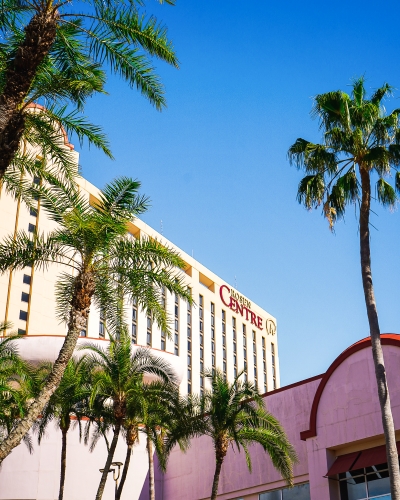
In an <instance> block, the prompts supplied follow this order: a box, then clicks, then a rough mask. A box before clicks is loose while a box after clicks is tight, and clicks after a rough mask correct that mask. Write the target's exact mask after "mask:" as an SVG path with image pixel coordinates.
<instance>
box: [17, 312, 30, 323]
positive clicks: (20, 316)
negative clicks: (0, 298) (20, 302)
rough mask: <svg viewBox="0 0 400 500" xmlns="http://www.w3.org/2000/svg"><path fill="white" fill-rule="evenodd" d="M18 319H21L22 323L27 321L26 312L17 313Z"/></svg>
mask: <svg viewBox="0 0 400 500" xmlns="http://www.w3.org/2000/svg"><path fill="white" fill-rule="evenodd" d="M19 319H21V320H22V321H28V313H27V311H22V310H21V311H19Z"/></svg>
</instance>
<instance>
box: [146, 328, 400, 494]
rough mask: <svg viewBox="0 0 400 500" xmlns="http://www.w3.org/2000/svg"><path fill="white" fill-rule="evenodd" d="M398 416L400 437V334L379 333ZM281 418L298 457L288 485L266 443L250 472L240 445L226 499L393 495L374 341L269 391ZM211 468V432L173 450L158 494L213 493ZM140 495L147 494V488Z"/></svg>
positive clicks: (225, 483) (232, 457)
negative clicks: (322, 370) (185, 447)
mask: <svg viewBox="0 0 400 500" xmlns="http://www.w3.org/2000/svg"><path fill="white" fill-rule="evenodd" d="M382 343H383V346H384V347H383V349H384V356H385V363H386V369H387V377H388V384H389V390H390V397H391V402H392V410H393V416H394V423H395V428H396V430H397V433H399V440H400V376H399V374H400V335H394V334H385V335H382ZM265 405H266V407H267V409H268V410H269V411H270V412H271V413H273V414H274V415H275V416H276V417H277V418H278V419H279V420H280V421H281V423H282V424H283V425H284V427H285V429H286V432H287V434H288V435H289V438H290V440H291V442H292V443H293V444H294V446H295V448H296V450H297V453H298V456H299V464H298V465H296V466H295V469H294V474H295V484H296V487H295V488H293V489H291V490H287V489H285V485H284V483H283V481H282V480H281V478H280V476H279V474H278V473H277V472H276V471H275V470H274V468H273V467H272V464H271V461H270V459H269V458H268V457H267V456H266V455H265V453H264V452H263V450H262V448H261V447H258V446H254V448H253V450H252V460H253V473H252V474H250V473H249V472H248V470H247V466H246V462H245V457H244V454H243V453H238V452H237V451H236V450H233V449H231V450H229V452H228V456H227V459H226V462H225V463H224V465H223V467H222V475H221V480H220V485H219V496H218V498H219V499H221V500H240V499H243V500H309V499H311V500H339V499H340V500H362V499H363V500H364V499H372V498H374V499H375V498H376V499H380V500H389V499H390V498H391V497H390V493H389V479H388V474H387V471H386V464H385V463H386V454H385V447H384V438H383V430H382V421H381V414H380V408H379V402H378V396H377V388H376V381H375V373H374V366H373V361H372V353H371V343H370V340H369V338H366V339H363V340H361V341H359V342H357V343H356V344H354V345H352V346H351V347H349V348H348V349H346V350H345V351H344V352H343V353H342V354H341V355H340V356H339V357H338V358H337V359H335V361H334V362H333V363H332V364H331V366H330V367H329V368H328V370H327V371H326V373H324V374H323V375H318V376H316V377H313V378H310V379H307V380H303V381H301V382H298V383H296V384H292V385H290V386H287V387H283V388H281V389H277V390H276V391H273V392H270V393H267V394H266V395H265ZM213 473H214V456H213V448H212V445H211V442H210V440H209V438H207V437H204V438H200V439H197V440H195V441H194V442H193V444H192V446H191V449H190V450H189V451H188V452H187V453H186V454H182V453H180V452H179V451H178V450H176V451H175V452H174V453H173V455H172V457H171V459H170V462H169V466H168V470H167V473H166V475H165V476H164V477H163V478H160V482H159V485H158V486H159V488H158V499H157V500H200V499H206V498H209V495H210V492H211V484H212V478H213ZM143 493H144V494H143V496H141V499H143V500H145V499H146V498H147V497H146V490H145V489H144V491H143Z"/></svg>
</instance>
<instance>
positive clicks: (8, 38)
mask: <svg viewBox="0 0 400 500" xmlns="http://www.w3.org/2000/svg"><path fill="white" fill-rule="evenodd" d="M160 3H163V2H162V0H160ZM167 3H170V4H172V3H173V2H172V0H169V1H168V2H167ZM141 7H142V2H141V1H136V0H134V1H122V2H113V1H107V2H102V1H99V0H91V1H90V2H87V1H79V0H74V1H73V2H63V1H58V0H54V1H47V2H22V3H21V2H19V1H18V0H5V2H3V3H2V5H1V7H0V32H1V33H2V35H3V40H4V42H3V44H2V45H1V46H0V178H2V177H3V176H4V174H5V172H6V170H7V169H8V168H9V166H10V164H11V162H12V161H13V159H14V156H15V154H16V153H17V151H18V148H19V144H20V140H21V138H22V134H23V132H24V130H25V128H26V126H27V125H29V124H28V123H27V120H30V121H32V120H31V119H30V117H29V114H27V113H26V112H25V109H26V105H27V104H28V103H29V102H30V101H32V100H35V102H36V101H37V100H38V99H39V100H40V99H42V100H43V102H42V104H44V105H45V106H46V107H47V105H48V102H50V103H51V106H50V107H51V110H50V111H49V112H48V113H47V114H46V117H47V121H49V120H50V121H54V117H57V120H58V121H59V122H60V123H62V124H63V125H64V127H66V128H68V127H69V126H71V129H72V130H74V131H75V132H77V134H78V136H79V137H80V138H81V137H82V134H81V133H80V132H79V129H80V125H79V120H78V118H77V117H76V116H72V115H69V118H68V116H67V115H68V113H67V112H66V110H65V109H64V110H63V109H62V106H61V103H63V102H65V101H67V102H70V103H73V105H74V106H77V108H78V109H79V110H81V109H82V105H83V103H84V102H85V100H86V98H87V97H88V96H90V95H92V94H93V93H94V92H99V91H100V92H102V91H103V83H104V79H105V78H104V75H105V73H104V72H103V71H102V68H103V67H108V69H109V70H110V71H111V73H114V74H117V75H119V76H120V77H121V78H123V79H124V80H125V81H127V83H128V84H129V85H130V86H131V87H132V88H133V87H136V88H138V89H139V90H140V91H141V92H142V94H143V95H144V96H145V97H146V98H147V99H148V100H149V101H150V102H151V103H152V104H153V105H154V106H155V107H156V108H157V109H162V108H163V107H164V106H165V97H164V89H163V86H162V84H161V82H160V80H159V78H158V76H157V75H156V73H155V70H154V68H153V66H152V63H151V61H152V59H153V58H158V59H160V60H163V61H165V62H167V63H168V64H171V65H173V66H175V67H177V66H178V62H177V58H176V55H175V52H174V49H173V45H172V43H171V41H170V40H169V39H168V35H167V29H166V28H165V26H163V25H162V24H160V23H159V22H158V21H157V20H156V19H155V18H154V17H152V16H150V17H149V16H146V15H145V14H144V13H143V12H142V10H141ZM1 70H2V71H1ZM42 125H43V124H42ZM84 125H85V124H84V123H83V121H81V126H82V128H81V131H82V130H83V129H84V128H85V127H84ZM86 131H87V132H88V127H86ZM85 135H86V137H88V138H89V140H91V139H90V133H89V134H88V133H85ZM95 135H96V134H95ZM92 138H93V137H92ZM94 142H95V143H96V140H95V141H94ZM99 142H101V141H99ZM103 145H104V142H103ZM101 147H102V146H101Z"/></svg>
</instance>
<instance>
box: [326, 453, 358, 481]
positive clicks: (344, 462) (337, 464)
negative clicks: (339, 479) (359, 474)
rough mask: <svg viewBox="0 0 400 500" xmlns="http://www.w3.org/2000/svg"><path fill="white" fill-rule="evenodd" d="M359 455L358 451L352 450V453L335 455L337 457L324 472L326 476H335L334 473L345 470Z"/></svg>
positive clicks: (348, 468) (350, 466) (349, 467)
mask: <svg viewBox="0 0 400 500" xmlns="http://www.w3.org/2000/svg"><path fill="white" fill-rule="evenodd" d="M359 456H360V452H359V451H354V452H353V453H348V454H347V455H342V456H340V457H337V459H336V460H335V461H334V462H333V464H332V466H331V467H330V469H329V470H328V472H327V473H326V475H327V476H336V474H340V472H347V471H348V470H350V469H351V468H352V465H353V464H354V462H355V461H356V460H357V458H358V457H359Z"/></svg>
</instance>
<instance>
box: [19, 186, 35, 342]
mask: <svg viewBox="0 0 400 500" xmlns="http://www.w3.org/2000/svg"><path fill="white" fill-rule="evenodd" d="M33 183H34V184H36V185H39V184H40V178H39V177H34V179H33ZM29 215H30V216H31V217H34V218H35V224H33V223H31V222H29V223H28V233H30V234H35V233H36V226H37V217H38V207H36V208H35V207H31V208H30V209H29ZM27 267H28V269H29V268H30V269H31V271H30V274H28V272H29V271H28V270H27V271H25V273H24V275H23V278H22V283H23V284H24V285H28V286H29V292H24V291H23V292H21V302H22V303H25V304H27V306H26V309H25V307H24V306H22V305H21V307H23V308H21V309H20V311H19V319H20V320H21V321H24V322H25V323H26V324H27V323H28V316H29V312H28V311H29V302H30V295H31V285H32V266H27ZM26 330H27V328H26V326H25V328H18V335H26Z"/></svg>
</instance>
